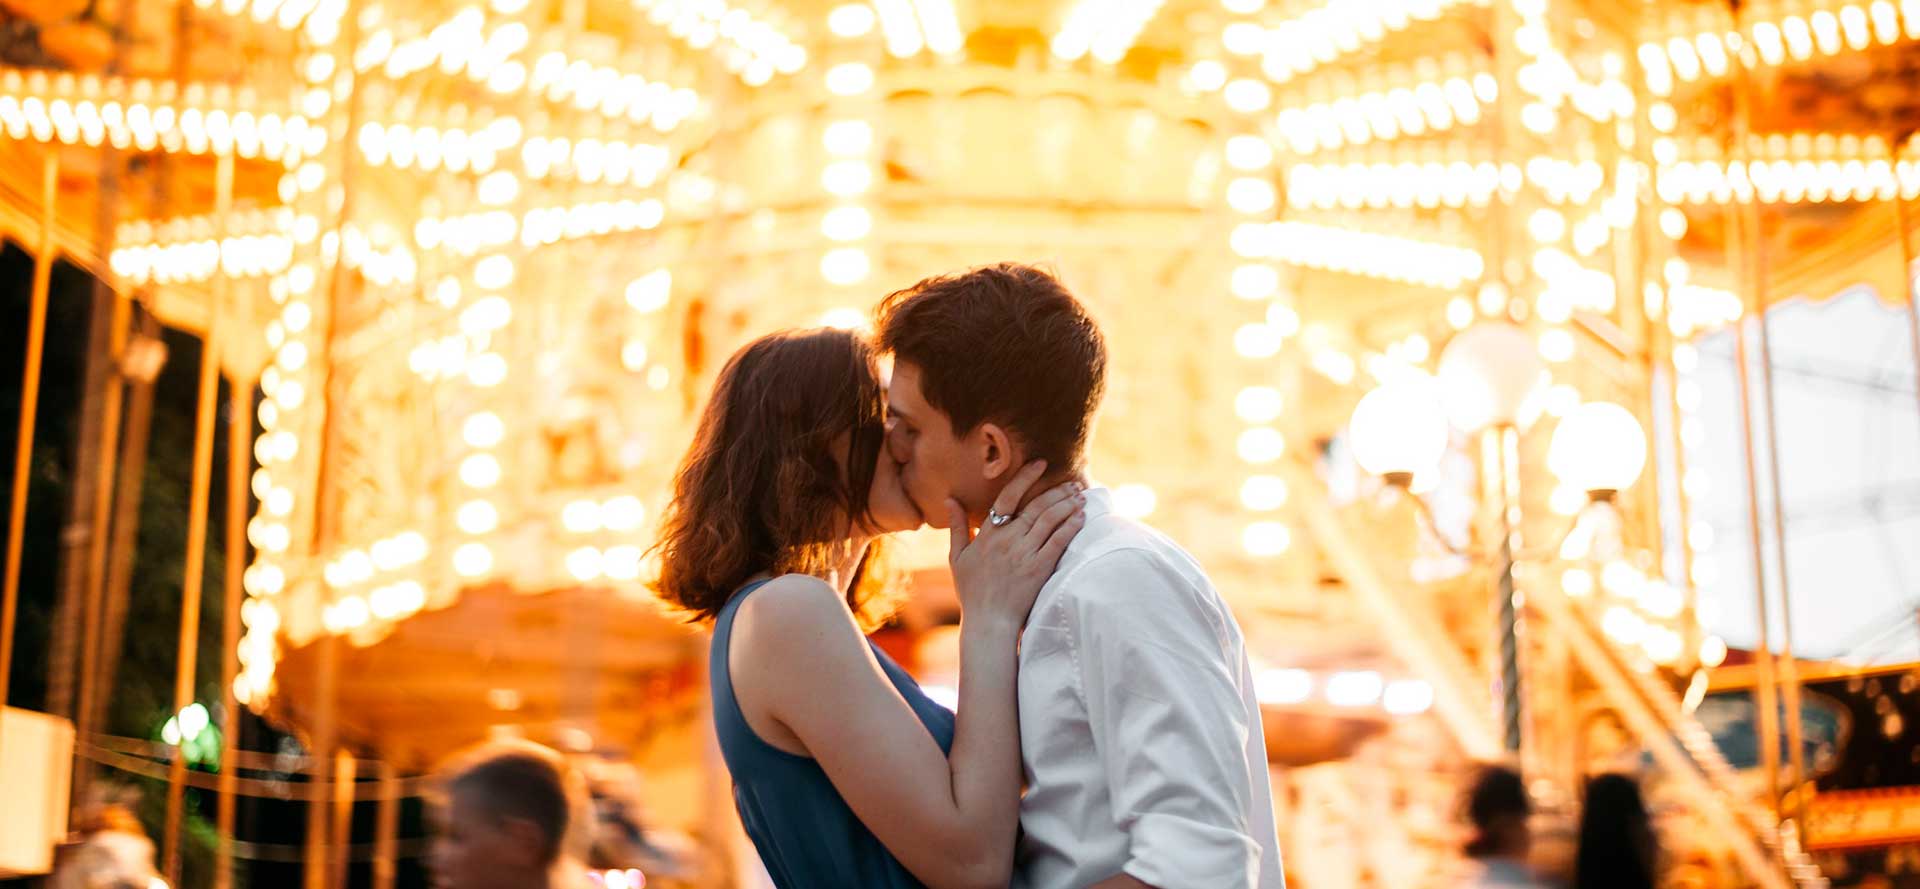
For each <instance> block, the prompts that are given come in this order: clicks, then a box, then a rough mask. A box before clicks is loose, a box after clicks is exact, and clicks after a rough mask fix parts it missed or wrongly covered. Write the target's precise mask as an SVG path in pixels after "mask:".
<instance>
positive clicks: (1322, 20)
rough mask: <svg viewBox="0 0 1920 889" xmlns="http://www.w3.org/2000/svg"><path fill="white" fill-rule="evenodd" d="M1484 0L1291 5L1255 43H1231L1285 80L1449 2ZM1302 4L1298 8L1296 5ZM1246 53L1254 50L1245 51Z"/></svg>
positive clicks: (1245, 10)
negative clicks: (1290, 11)
mask: <svg viewBox="0 0 1920 889" xmlns="http://www.w3.org/2000/svg"><path fill="white" fill-rule="evenodd" d="M1486 2H1487V0H1373V2H1369V3H1319V2H1315V3H1311V4H1301V3H1295V4H1292V5H1293V6H1294V7H1295V8H1296V9H1297V13H1296V14H1295V15H1292V16H1289V17H1287V18H1285V19H1283V20H1281V21H1279V22H1277V23H1274V24H1272V25H1270V26H1267V27H1266V29H1265V33H1264V35H1263V36H1262V39H1260V40H1259V41H1258V42H1257V43H1256V42H1254V41H1252V40H1250V39H1248V38H1237V39H1236V40H1235V41H1234V42H1235V44H1236V45H1237V46H1243V47H1244V48H1246V49H1248V50H1254V51H1257V54H1258V55H1259V56H1260V57H1261V70H1262V72H1263V73H1265V74H1266V76H1267V78H1268V79H1270V80H1272V81H1273V82H1275V83H1285V82H1287V81H1289V80H1292V79H1293V78H1295V77H1298V76H1300V75H1303V74H1306V73H1308V72H1310V71H1313V70H1314V69H1316V68H1319V67H1320V66H1322V65H1327V64H1331V63H1333V62H1334V61H1336V60H1338V59H1339V58H1340V57H1342V56H1343V55H1347V54H1350V53H1355V52H1358V51H1360V50H1361V49H1363V48H1365V47H1367V46H1371V45H1373V44H1375V43H1378V42H1380V41H1381V40H1382V39H1384V38H1385V37H1386V36H1387V35H1388V34H1391V33H1395V32H1398V31H1401V30H1404V29H1406V28H1407V27H1409V26H1411V25H1413V24H1415V23H1418V22H1428V21H1435V20H1438V19H1439V18H1441V17H1442V16H1444V15H1446V14H1447V13H1448V12H1450V11H1451V10H1453V9H1454V8H1455V7H1459V6H1465V5H1477V6H1484V5H1486ZM1222 5H1223V6H1225V7H1226V9H1227V11H1228V12H1235V13H1242V14H1251V13H1255V12H1259V11H1260V9H1261V7H1262V6H1264V5H1265V3H1264V0H1258V2H1256V0H1222ZM1301 6H1305V7H1306V8H1304V9H1299V7H1301ZM1248 54H1250V55H1251V54H1255V53H1253V52H1249V53H1248Z"/></svg>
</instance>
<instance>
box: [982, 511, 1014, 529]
mask: <svg viewBox="0 0 1920 889" xmlns="http://www.w3.org/2000/svg"><path fill="white" fill-rule="evenodd" d="M1019 515H1020V514H1019V513H1017V512H1014V513H1007V512H1001V511H1000V510H999V509H996V508H994V507H991V506H989V507H987V524H989V525H992V526H993V527H995V528H998V527H1000V526H1002V525H1005V524H1006V523H1008V522H1011V521H1013V520H1014V519H1015V518H1017V517H1019Z"/></svg>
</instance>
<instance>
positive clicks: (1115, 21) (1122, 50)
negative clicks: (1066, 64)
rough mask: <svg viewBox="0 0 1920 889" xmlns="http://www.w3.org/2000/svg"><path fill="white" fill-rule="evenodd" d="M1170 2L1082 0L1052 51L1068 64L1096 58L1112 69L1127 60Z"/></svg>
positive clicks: (1072, 10) (1070, 11)
mask: <svg viewBox="0 0 1920 889" xmlns="http://www.w3.org/2000/svg"><path fill="white" fill-rule="evenodd" d="M1165 3H1166V0H1118V2H1115V0H1079V2H1077V3H1075V4H1074V5H1073V6H1072V7H1070V8H1069V9H1068V10H1067V14H1066V19H1065V20H1064V21H1063V22H1062V24H1061V25H1060V30H1059V31H1058V32H1056V33H1055V34H1054V35H1053V39H1052V40H1051V41H1050V42H1049V48H1050V49H1052V50H1053V54H1054V55H1055V56H1058V57H1059V58H1061V59H1065V60H1066V61H1070V62H1071V61H1074V60H1076V59H1080V58H1084V57H1086V56H1092V57H1093V59H1094V60H1095V61H1097V62H1100V63H1102V64H1107V65H1112V64H1114V63H1116V62H1119V61H1120V60H1121V59H1122V58H1125V57H1126V55H1127V51H1128V50H1130V49H1132V48H1133V44H1134V41H1135V40H1138V39H1139V37H1140V32H1141V30H1143V29H1144V28H1146V26H1147V21H1148V20H1149V19H1152V18H1153V17H1154V15H1155V14H1156V13H1158V12H1159V11H1160V7H1161V6H1163V5H1165Z"/></svg>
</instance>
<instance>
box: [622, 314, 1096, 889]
mask: <svg viewBox="0 0 1920 889" xmlns="http://www.w3.org/2000/svg"><path fill="white" fill-rule="evenodd" d="M886 423H887V420H886V405H885V392H884V390H883V389H882V386H881V382H880V379H879V376H878V374H877V373H876V370H875V365H874V356H873V352H872V349H871V347H870V346H868V344H867V343H866V342H865V341H864V340H862V339H860V338H859V337H857V336H856V335H854V334H852V333H848V332H845V331H838V330H818V331H805V332H797V333H777V334H773V335H770V336H766V337H762V338H761V339H758V340H756V341H754V342H752V343H750V344H748V345H747V346H746V347H745V348H743V349H741V350H740V351H739V352H738V353H736V354H735V355H734V356H733V358H732V359H731V360H729V361H728V363H727V365H726V367H725V368H724V369H722V370H721V372H720V376H719V379H718V380H717V381H716V382H715V384H714V391H713V395H712V398H711V399H710V400H709V401H708V403H707V407H706V410H705V412H704V413H703V414H702V416H701V418H700V422H699V427H698V430H697V431H696V433H695V436H694V440H693V443H692V445H691V446H690V447H689V449H688V451H687V454H686V457H685V459H684V460H683V461H682V463H681V466H680V469H679V472H678V474H677V476H676V477H675V480H674V500H673V503H672V505H671V506H670V507H669V509H668V512H667V514H666V519H665V525H664V527H663V529H662V534H661V538H660V543H659V544H658V547H657V550H656V551H657V552H658V554H659V556H660V560H661V561H660V565H661V571H660V579H659V581H658V590H659V592H660V594H661V596H662V597H663V598H665V599H666V600H667V601H668V602H670V603H673V604H674V605H676V606H678V607H680V608H682V609H684V610H686V611H687V612H689V613H691V614H692V615H693V616H694V618H695V619H697V620H701V621H711V622H712V627H713V645H712V650H711V653H710V661H711V664H710V682H711V683H712V692H713V711H714V728H715V730H716V732H717V733H718V735H719V739H720V747H721V752H722V754H723V756H724V757H725V759H726V763H727V768H728V770H729V771H730V772H731V773H732V775H733V780H734V801H735V804H736V805H737V807H738V809H739V812H740V817H741V821H742V822H743V823H744V824H745V826H746V829H747V833H748V835H749V836H750V837H751V838H752V839H753V841H754V845H755V847H756V848H757V849H758V850H759V852H760V857H761V860H762V861H763V862H764V863H765V864H766V866H767V870H768V872H769V874H770V875H771V876H772V877H773V879H774V882H775V883H776V884H777V885H779V886H781V887H782V889H804V887H829V886H831V887H841V886H861V887H905V886H919V885H922V884H925V885H930V886H942V887H944V886H952V887H980V886H1005V885H1006V884H1007V881H1008V879H1009V876H1010V874H1011V870H1012V866H1013V850H1014V840H1015V835H1016V831H1017V826H1018V819H1019V806H1020V783H1021V773H1020V749H1019V728H1018V723H1017V716H1016V708H1015V701H1014V679H1015V676H1014V673H1015V664H1016V661H1015V648H1016V645H1017V642H1018V639H1019V634H1020V630H1021V626H1022V624H1023V623H1024V621H1025V620H1026V617H1027V612H1028V611H1029V610H1030V609H1031V608H1032V606H1033V601H1034V598H1035V596H1036V595H1038V593H1039V590H1040V587H1041V585H1042V584H1043V583H1045V581H1046V579H1047V578H1048V576H1049V575H1051V574H1052V573H1053V569H1054V566H1055V565H1056V564H1057V563H1058V562H1059V559H1060V556H1061V554H1062V553H1063V552H1064V551H1065V549H1066V546H1067V544H1068V542H1070V541H1071V540H1072V539H1073V536H1074V534H1075V533H1077V531H1078V529H1079V528H1080V526H1081V524H1082V523H1083V522H1084V515H1083V512H1082V504H1083V498H1082V491H1081V489H1080V487H1079V486H1078V485H1074V484H1066V485H1061V486H1059V487H1056V488H1054V489H1052V490H1050V491H1047V492H1046V493H1043V494H1041V495H1040V496H1038V497H1037V498H1034V499H1033V500H1032V502H1026V501H1025V496H1026V494H1027V492H1028V490H1029V489H1030V488H1031V487H1032V486H1033V484H1034V482H1035V481H1037V480H1038V479H1039V478H1040V476H1041V475H1042V474H1043V473H1044V472H1045V466H1044V464H1039V463H1036V464H1033V465H1030V466H1028V467H1027V468H1025V469H1023V470H1022V471H1021V474H1020V476H1019V477H1018V478H1016V479H1015V480H1014V481H1013V482H1012V483H1010V484H1009V485H1008V486H1007V489H1006V491H1005V492H1003V494H1002V496H1001V498H1000V501H999V502H998V503H997V504H996V511H995V516H996V519H995V521H993V522H990V523H988V524H987V525H986V526H983V527H982V528H981V530H980V533H979V534H978V535H977V536H975V535H974V534H973V533H972V532H971V531H970V530H969V529H968V522H967V521H966V517H965V513H964V510H962V509H961V507H960V506H959V504H957V503H953V502H949V503H947V504H945V506H946V508H947V509H948V511H949V513H950V514H951V515H950V516H949V519H950V525H951V526H952V528H953V531H952V547H951V552H950V567H951V568H952V570H953V576H954V588H955V590H956V592H957V593H958V595H959V598H960V602H961V608H962V611H963V614H964V618H963V620H962V622H961V631H960V654H961V667H960V698H959V700H960V706H959V708H958V712H959V715H958V716H956V714H955V713H954V712H953V711H949V710H947V709H946V708H944V707H942V706H940V705H939V704H937V703H935V702H933V701H932V700H930V699H929V698H928V697H927V696H926V695H925V694H924V693H923V692H922V691H921V690H920V687H919V686H918V685H917V684H916V683H915V682H914V681H913V679H912V678H911V677H910V676H908V675H907V674H906V672H905V671H903V670H901V669H900V668H899V666H898V665H896V664H894V663H893V661H892V660H890V659H889V658H888V657H887V656H886V655H885V654H884V653H882V652H881V651H880V650H879V649H878V648H877V647H875V646H873V645H872V644H871V643H870V642H868V640H867V639H866V638H865V637H864V632H865V631H867V630H870V629H872V628H873V627H874V626H875V625H876V624H877V623H879V622H880V621H881V620H883V619H884V618H885V617H886V614H887V609H888V606H889V602H888V600H887V598H886V597H885V595H884V594H883V592H882V591H881V590H880V589H879V587H880V584H879V583H878V581H877V578H875V577H873V576H871V572H869V571H868V570H867V569H868V563H869V561H870V555H871V553H872V550H873V546H874V544H875V543H876V542H877V541H878V540H879V539H881V538H882V537H883V536H884V535H886V534H887V533H889V532H893V531H902V530H910V529H913V528H917V527H919V526H920V525H921V524H922V523H923V521H924V517H923V516H922V515H921V514H920V512H919V510H918V509H916V508H915V507H914V505H913V503H912V501H911V500H909V499H908V498H907V496H906V494H905V492H904V490H903V489H902V487H901V484H900V479H899V467H898V466H897V465H896V464H895V463H894V462H893V460H892V459H891V457H890V456H889V455H888V453H887V450H886V448H885V447H883V444H884V439H885V436H886ZM1023 503H1025V505H1024V507H1023V506H1022V504H1023Z"/></svg>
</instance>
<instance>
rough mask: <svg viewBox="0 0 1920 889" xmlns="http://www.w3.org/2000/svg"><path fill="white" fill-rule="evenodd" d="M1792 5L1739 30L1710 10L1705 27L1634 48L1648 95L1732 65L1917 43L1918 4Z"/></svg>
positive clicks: (1679, 25)
mask: <svg viewBox="0 0 1920 889" xmlns="http://www.w3.org/2000/svg"><path fill="white" fill-rule="evenodd" d="M1792 6H1793V7H1794V9H1795V11H1794V12H1790V13H1787V14H1778V13H1777V11H1776V12H1775V15H1776V17H1772V18H1764V19H1761V20H1759V21H1755V22H1753V23H1752V24H1750V25H1748V26H1746V27H1745V28H1743V29H1739V30H1735V29H1734V28H1733V27H1732V25H1733V23H1732V22H1730V21H1728V20H1727V18H1726V16H1725V15H1724V14H1721V13H1719V12H1718V11H1717V10H1716V12H1715V13H1714V14H1709V15H1707V16H1705V17H1704V18H1705V19H1707V20H1706V21H1702V20H1701V19H1698V18H1696V19H1693V20H1692V21H1691V22H1688V21H1677V22H1674V23H1672V24H1671V25H1669V26H1668V27H1667V28H1666V29H1664V31H1663V33H1664V34H1665V35H1666V36H1664V37H1663V38H1657V39H1652V40H1648V41H1647V42H1645V43H1642V44H1641V45H1640V49H1639V56H1640V65H1641V68H1642V70H1643V71H1644V72H1645V74H1646V79H1647V88H1648V90H1649V91H1650V92H1652V93H1653V94H1654V95H1656V96H1666V95H1671V94H1672V92H1673V89H1674V85H1675V81H1676V80H1678V81H1679V82H1682V83H1691V82H1694V81H1697V80H1701V79H1704V78H1714V77H1720V76H1723V75H1725V74H1726V73H1727V70H1728V69H1729V68H1730V67H1731V66H1732V65H1734V64H1744V65H1756V64H1764V65H1782V64H1786V63H1787V62H1788V61H1789V60H1791V61H1794V62H1804V61H1807V60H1808V59H1811V58H1813V57H1814V56H1816V55H1820V56H1835V55H1839V54H1841V53H1843V52H1849V51H1851V52H1860V51H1864V50H1866V49H1868V48H1870V47H1872V46H1874V45H1875V44H1878V45H1881V46H1890V45H1892V44H1894V43H1898V42H1899V41H1901V40H1902V39H1906V40H1916V39H1920V0H1900V3H1899V4H1897V5H1896V4H1895V3H1894V2H1893V0H1873V2H1871V3H1865V2H1854V3H1846V4H1842V5H1840V6H1838V7H1837V8H1833V7H1830V6H1829V7H1825V8H1818V9H1812V10H1811V11H1809V9H1808V7H1809V6H1810V4H1807V3H1805V2H1799V3H1795V4H1792ZM1903 23H1904V28H1903Z"/></svg>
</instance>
